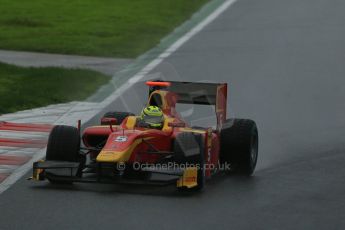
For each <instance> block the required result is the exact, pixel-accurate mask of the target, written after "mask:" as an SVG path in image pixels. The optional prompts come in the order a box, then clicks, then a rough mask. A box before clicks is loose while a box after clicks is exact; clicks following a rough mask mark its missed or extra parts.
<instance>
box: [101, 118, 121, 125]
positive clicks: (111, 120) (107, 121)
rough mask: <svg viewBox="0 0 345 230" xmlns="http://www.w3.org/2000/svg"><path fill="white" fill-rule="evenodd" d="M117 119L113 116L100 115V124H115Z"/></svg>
mask: <svg viewBox="0 0 345 230" xmlns="http://www.w3.org/2000/svg"><path fill="white" fill-rule="evenodd" d="M116 124H117V119H116V118H113V117H102V119H101V125H116Z"/></svg>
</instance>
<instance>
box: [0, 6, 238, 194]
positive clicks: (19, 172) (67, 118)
mask: <svg viewBox="0 0 345 230" xmlns="http://www.w3.org/2000/svg"><path fill="white" fill-rule="evenodd" d="M236 1H237V0H226V1H224V3H223V4H221V5H220V6H219V7H218V8H217V9H216V10H215V11H213V12H212V13H211V14H210V15H209V16H207V17H206V18H205V19H204V20H202V21H201V22H200V23H199V24H197V25H196V26H195V27H193V28H192V29H191V30H190V31H189V32H187V33H186V34H185V35H183V36H182V37H181V38H179V39H178V40H177V41H176V42H174V43H173V44H172V45H171V46H170V47H168V48H167V49H166V50H165V51H163V52H162V53H161V54H160V55H159V56H158V57H157V58H156V59H154V60H153V61H151V62H150V63H149V64H147V65H146V66H145V67H144V68H142V69H141V70H140V71H139V72H138V73H137V74H135V75H134V76H133V77H132V78H130V79H129V80H128V82H127V83H125V84H123V85H122V86H121V87H119V88H118V89H117V90H116V91H115V92H114V93H113V94H112V95H110V96H109V97H107V98H106V99H105V100H104V101H103V102H102V103H100V104H98V108H99V109H102V108H105V107H107V106H108V105H110V104H111V103H112V102H113V101H114V100H115V99H117V98H118V97H119V96H121V94H122V93H123V92H125V91H126V90H127V89H129V88H130V87H131V86H133V85H134V84H135V83H136V82H138V81H139V80H141V79H142V78H143V77H145V75H146V74H148V73H149V72H150V71H152V70H153V69H154V68H155V67H157V66H158V65H159V64H160V63H162V61H164V59H166V58H167V57H169V56H170V55H171V54H173V53H174V52H175V51H176V50H178V49H179V48H180V47H181V46H182V45H183V44H185V43H186V42H187V41H189V40H190V39H191V38H192V37H193V36H195V35H196V34H197V33H199V32H200V31H201V30H202V29H204V28H205V27H206V26H207V25H209V24H210V23H211V22H213V21H214V20H215V19H216V18H217V17H218V16H219V15H221V14H222V13H223V12H224V11H225V10H226V9H228V8H229V7H230V6H232V5H233V4H234V3H235V2H236ZM84 104H87V103H84ZM84 104H83V103H81V104H80V105H81V106H79V103H78V104H76V105H75V106H74V107H72V109H71V110H70V111H69V112H68V113H66V114H65V115H64V116H63V117H62V118H60V119H59V120H58V121H57V122H55V124H61V123H63V124H74V123H75V121H76V120H77V119H78V118H76V117H75V116H76V115H78V113H75V111H79V110H83V109H80V108H79V107H82V108H85V105H84ZM97 112H98V111H95V110H93V113H84V114H82V115H83V116H84V118H85V119H83V121H84V122H87V121H88V120H90V119H91V118H92V115H96V114H97ZM71 115H73V116H71ZM79 119H81V117H79ZM44 154H45V149H42V150H40V151H39V152H38V153H37V154H35V155H34V156H33V158H32V159H31V160H30V161H29V162H27V163H26V164H24V165H22V166H21V167H19V168H18V169H16V170H15V172H13V173H12V174H11V175H10V176H9V177H8V178H6V179H5V181H3V182H2V183H1V184H0V194H1V193H2V192H4V191H5V190H6V189H8V188H9V187H10V186H11V185H13V184H14V183H15V182H16V181H17V180H19V179H20V178H21V177H22V176H23V175H25V174H26V173H27V172H28V171H29V170H30V169H31V167H32V163H33V162H34V161H37V160H39V159H41V158H43V157H44Z"/></svg>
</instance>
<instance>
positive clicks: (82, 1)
mask: <svg viewBox="0 0 345 230" xmlns="http://www.w3.org/2000/svg"><path fill="white" fill-rule="evenodd" d="M208 1H209V0H98V1H95V0H59V1H49V0H33V1H28V0H15V1H14V0H0V31H1V33H0V49H10V50H27V51H38V52H50V53H65V54H80V55H95V56H112V57H127V58H133V57H136V56H138V55H139V54H141V53H143V52H144V51H147V50H148V49H150V48H152V47H154V46H155V45H156V44H158V43H159V41H160V39H161V38H162V37H164V36H165V35H167V34H168V33H169V32H171V31H172V30H173V29H174V28H175V27H176V26H178V25H180V24H181V23H182V22H183V21H185V20H186V19H188V18H189V17H190V16H191V15H192V14H193V12H195V11H197V10H198V9H199V8H200V7H201V6H202V5H203V4H204V3H206V2H208Z"/></svg>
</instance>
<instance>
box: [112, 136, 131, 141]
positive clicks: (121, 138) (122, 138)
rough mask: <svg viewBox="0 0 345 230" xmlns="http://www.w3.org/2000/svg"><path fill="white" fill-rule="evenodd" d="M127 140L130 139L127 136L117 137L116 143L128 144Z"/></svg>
mask: <svg viewBox="0 0 345 230" xmlns="http://www.w3.org/2000/svg"><path fill="white" fill-rule="evenodd" d="M127 139H128V138H127V137H126V136H118V137H116V139H115V141H116V142H126V141H127Z"/></svg>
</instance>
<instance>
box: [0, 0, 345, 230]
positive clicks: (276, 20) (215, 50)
mask: <svg viewBox="0 0 345 230" xmlns="http://www.w3.org/2000/svg"><path fill="white" fill-rule="evenodd" d="M344 12H345V2H344V1H341V0H328V1H324V0H290V1H284V0H256V1H254V0H239V1H238V2H237V3H236V4H235V5H234V6H233V7H231V8H230V9H228V10H227V11H226V12H224V13H223V14H222V15H221V16H220V17H219V18H217V19H216V20H215V21H214V22H213V23H212V24H211V25H209V26H207V27H206V29H204V30H203V31H201V33H199V34H198V35H197V36H195V37H193V38H192V39H191V40H190V41H189V42H187V43H186V44H185V45H184V46H183V47H182V48H180V49H179V50H178V51H177V52H176V53H174V54H173V55H172V56H171V57H169V58H168V59H167V60H166V61H165V62H164V63H162V64H161V65H160V66H158V67H157V68H156V69H155V70H154V71H152V74H154V75H153V76H161V77H163V78H166V79H172V80H181V79H183V80H186V81H198V80H212V81H219V82H228V83H229V107H228V108H229V111H228V112H229V114H230V115H231V116H235V117H244V118H251V119H254V120H256V122H257V124H258V128H259V134H260V152H259V154H260V155H259V162H258V167H257V171H256V173H255V175H254V176H253V177H252V178H238V177H235V176H219V177H217V178H215V179H214V180H212V181H210V182H209V183H208V184H207V186H206V189H205V191H204V192H203V193H201V194H196V195H188V194H187V195H186V194H184V195H181V194H179V193H177V192H175V190H174V188H173V187H166V188H152V187H141V186H140V187H139V186H107V185H101V186H95V185H74V186H65V187H57V186H53V185H49V184H48V183H43V184H33V183H32V182H29V181H26V180H25V178H22V179H21V180H19V181H18V182H17V183H16V184H15V185H14V186H13V187H12V188H10V189H9V190H7V191H6V192H4V193H3V194H1V196H0V210H1V211H0V212H1V213H0V229H138V228H150V229H178V228H179V227H181V229H211V228H212V229H344V228H345V179H344V176H345V168H344V164H345V103H344V97H345V65H344V60H345V25H344V22H345V14H344ZM149 77H152V76H149ZM134 91H135V92H136V93H134V94H133V92H134ZM146 93H147V91H146V88H145V86H143V85H142V83H139V84H136V85H134V86H133V89H131V90H129V91H128V92H127V93H126V94H124V95H123V97H122V98H121V99H119V100H118V101H116V102H114V107H116V108H119V109H126V110H131V111H133V112H138V111H139V110H140V108H141V107H142V104H143V103H144V101H143V99H144V98H143V97H142V95H143V94H145V95H146ZM124 101H126V104H124ZM205 116H206V115H205ZM48 226H49V227H48Z"/></svg>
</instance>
